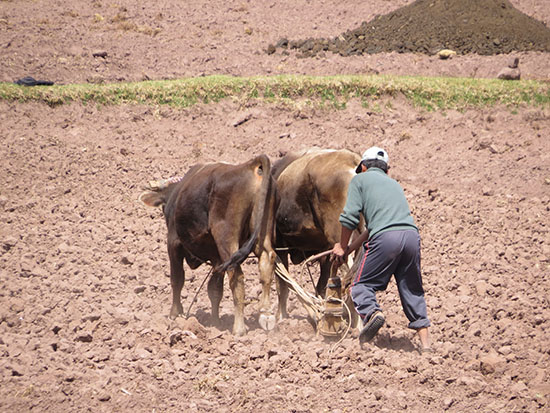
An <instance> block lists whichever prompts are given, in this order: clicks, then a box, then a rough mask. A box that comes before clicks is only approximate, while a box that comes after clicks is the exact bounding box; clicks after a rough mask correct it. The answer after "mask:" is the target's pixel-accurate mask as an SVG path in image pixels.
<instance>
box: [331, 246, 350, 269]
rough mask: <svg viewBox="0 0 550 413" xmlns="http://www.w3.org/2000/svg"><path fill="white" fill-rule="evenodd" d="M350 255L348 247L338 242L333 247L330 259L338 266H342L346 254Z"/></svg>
mask: <svg viewBox="0 0 550 413" xmlns="http://www.w3.org/2000/svg"><path fill="white" fill-rule="evenodd" d="M347 255H348V251H347V247H346V249H344V248H343V247H342V244H340V243H339V242H337V243H336V244H334V247H333V248H332V252H331V253H330V261H331V262H334V263H336V265H337V266H340V265H342V264H343V263H344V261H345V259H346V256H347Z"/></svg>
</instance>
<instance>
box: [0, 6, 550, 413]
mask: <svg viewBox="0 0 550 413" xmlns="http://www.w3.org/2000/svg"><path fill="white" fill-rule="evenodd" d="M409 3H410V2H409V1H391V2H390V1H386V0H376V1H372V2H338V1H298V2H295V4H294V5H293V6H292V8H288V7H287V6H286V5H284V4H279V3H277V2H242V1H239V2H233V1H229V2H228V1H225V2H221V1H220V2H218V1H211V2H203V1H191V2H186V3H185V4H182V3H181V2H176V1H173V0H168V1H159V2H155V3H152V4H146V5H145V4H143V3H142V2H131V1H119V2H117V3H103V2H99V1H93V2H84V1H75V2H60V1H52V0H50V1H44V2H34V1H1V2H0V61H1V62H2V63H1V66H0V67H1V70H0V80H1V81H13V80H15V79H17V78H19V77H23V76H26V75H31V76H34V77H36V78H44V79H49V80H53V81H55V82H56V83H74V82H100V81H102V82H103V81H105V82H107V81H117V80H141V79H145V78H151V79H162V78H177V77H182V76H199V75H210V74H232V75H259V74H261V75H270V74H277V73H306V74H339V73H373V72H378V73H383V74H385V73H391V74H410V75H442V76H475V77H494V76H495V75H496V73H497V72H498V71H499V70H500V69H501V67H502V66H505V65H506V64H507V62H508V61H509V60H510V59H511V58H512V57H520V68H521V70H522V75H523V78H530V79H542V80H549V77H548V76H549V75H548V73H549V72H548V67H549V63H550V62H549V56H548V54H545V53H538V52H537V53H533V52H529V53H514V54H510V55H497V56H483V57H482V56H475V55H470V56H468V55H466V56H458V57H456V58H453V59H451V60H446V61H441V60H439V59H437V58H436V57H433V56H424V55H416V54H408V55H407V54H404V55H401V54H397V53H389V54H381V55H368V56H352V57H347V58H343V57H341V56H336V55H334V56H329V55H327V56H325V57H323V58H312V59H299V58H297V57H296V56H293V55H292V54H290V55H283V54H280V53H275V54H273V55H267V54H266V53H264V50H263V49H265V47H267V44H269V43H270V42H274V41H276V40H277V39H279V38H281V37H283V36H287V37H293V38H303V37H308V36H315V37H322V36H334V35H336V34H338V33H341V32H343V31H345V30H349V29H353V28H355V27H357V26H358V25H359V24H360V23H361V22H362V21H364V20H366V21H368V20H370V19H371V18H372V17H373V16H375V15H376V14H384V13H387V12H389V11H392V10H394V9H396V8H398V7H400V6H403V5H405V4H409ZM512 3H513V4H514V5H515V6H516V7H517V8H518V9H519V10H521V11H523V12H524V13H527V14H529V15H531V16H533V17H535V18H537V19H539V20H541V21H543V22H544V23H545V24H546V25H547V26H548V24H549V22H550V5H549V4H548V3H547V2H546V1H543V0H538V1H536V0H514V1H512ZM117 16H118V17H117ZM155 33H156V34H155ZM93 53H95V54H97V53H100V54H104V53H106V54H107V55H106V57H94V56H93ZM243 119H248V120H247V121H245V122H242V123H241V122H236V120H243ZM235 124H238V126H234V125H235ZM0 125H1V128H0V139H1V141H2V145H1V146H0V159H2V163H1V165H0V179H1V181H2V182H3V185H2V187H1V190H0V217H1V220H0V235H1V237H0V247H1V248H0V283H1V286H2V288H1V289H0V380H1V386H0V411H18V412H19V411H20V412H24V411H50V412H65V411H76V412H81V411H93V412H97V411H108V412H112V411H130V410H133V411H139V412H141V411H148V412H152V411H157V412H158V411H163V412H164V411H166V412H175V411H197V412H202V411H216V412H218V411H219V412H234V411H235V412H258V411H260V412H267V411H281V412H324V411H327V412H328V411H330V412H354V411H397V410H405V409H407V410H408V411H412V412H425V411H451V412H459V411H473V410H477V411H486V412H497V411H498V412H500V411H510V412H512V411H514V412H533V411H550V373H549V371H550V350H549V347H548V343H549V342H550V321H549V319H550V299H549V297H550V294H549V291H550V276H549V275H550V243H549V240H550V234H549V231H550V228H549V224H548V222H550V219H549V217H550V141H549V139H548V130H550V108H548V107H542V108H540V107H519V108H504V107H493V108H484V109H478V110H473V109H472V110H466V111H464V112H457V111H452V110H449V111H445V112H442V111H440V112H427V111H425V110H422V109H420V108H416V107H413V106H411V105H410V104H409V103H407V102H406V101H404V100H402V99H401V98H399V97H397V98H395V99H392V100H380V101H372V102H370V104H369V105H367V106H363V105H361V104H360V103H359V102H355V101H352V102H350V103H349V104H348V105H347V107H346V108H345V109H343V110H338V111H336V110H333V109H329V108H325V109H323V108H316V107H311V106H305V107H295V108H288V107H283V106H279V105H275V104H260V103H255V102H251V103H248V104H246V105H245V106H242V105H241V104H239V103H238V102H233V101H231V100H226V101H222V102H220V103H218V104H212V105H199V106H195V107H192V108H188V109H174V108H168V107H164V106H159V107H143V106H133V105H128V106H117V107H105V106H96V105H92V104H90V105H87V106H83V105H79V104H70V105H62V106H57V107H49V106H47V105H43V104H39V103H24V104H22V103H9V102H5V101H3V102H0ZM372 144H377V145H380V146H383V147H385V148H386V149H387V150H388V152H389V154H390V158H391V163H392V169H391V171H390V172H391V175H392V176H393V177H394V178H396V179H397V180H398V181H399V182H401V184H402V185H403V186H404V188H405V190H406V193H407V196H408V199H409V202H410V204H411V207H412V209H413V214H414V215H415V218H416V220H417V224H418V225H419V227H420V233H421V236H422V241H423V250H422V253H423V256H422V258H423V274H424V282H425V289H426V296H427V302H428V310H429V315H430V317H431V319H432V322H433V327H432V334H433V339H434V341H435V349H436V352H435V353H433V354H428V355H426V354H424V355H420V354H419V353H418V351H417V350H416V347H417V344H418V343H417V341H416V338H415V337H414V335H413V332H412V331H410V330H407V329H406V319H405V317H404V315H403V314H402V311H401V308H400V304H399V298H398V295H397V291H396V288H395V284H390V288H389V289H388V291H387V292H385V293H382V294H380V295H379V298H380V302H381V304H382V306H383V308H384V309H385V313H386V315H387V319H388V323H387V326H386V327H384V329H383V330H381V333H380V334H379V337H378V338H377V339H376V340H375V341H374V342H373V343H372V345H369V346H367V347H366V348H363V349H361V348H360V347H359V345H358V342H357V332H355V331H354V332H352V333H351V334H350V335H348V336H346V338H345V339H344V340H343V341H342V342H341V343H340V344H339V345H337V346H334V342H330V341H326V340H325V339H323V338H322V337H319V336H316V334H315V332H314V331H313V330H312V328H311V326H310V325H309V323H308V322H307V321H306V319H305V316H306V313H305V311H304V309H303V308H302V307H301V306H300V304H299V303H298V302H297V300H296V299H295V298H292V299H291V302H290V306H289V310H290V315H291V318H290V319H288V320H285V321H284V322H282V323H281V324H280V325H279V327H278V329H277V330H276V331H274V332H271V333H266V332H264V331H263V330H261V329H260V328H259V326H258V323H257V318H256V317H257V313H256V311H255V305H256V302H257V297H258V296H259V292H260V284H259V280H258V277H257V269H256V268H257V267H256V265H255V263H256V260H255V259H254V258H249V259H248V260H247V261H246V263H245V265H244V270H245V273H246V279H247V286H246V295H247V300H248V305H247V307H246V317H247V319H246V321H247V326H248V329H249V332H248V334H247V335H246V336H244V337H240V338H238V337H233V336H232V335H231V333H230V329H231V325H232V300H231V298H230V292H229V288H228V287H227V286H226V294H225V297H224V300H223V302H222V321H223V326H221V327H216V326H213V325H211V323H210V317H209V314H210V309H209V303H208V299H207V296H206V292H205V291H204V290H200V291H199V300H198V302H197V303H195V304H194V305H193V307H192V308H191V310H190V315H191V316H190V318H188V319H185V318H178V319H177V320H170V319H168V317H167V315H168V311H169V307H170V301H171V294H170V285H169V278H168V277H167V275H168V259H167V254H166V247H165V242H166V241H165V236H166V229H165V224H164V221H163V218H162V215H161V212H160V211H159V210H156V209H147V208H145V207H144V206H142V205H140V204H139V203H138V202H137V196H138V195H139V193H140V192H141V188H142V186H143V185H145V184H146V182H147V181H148V180H149V179H158V178H163V177H167V176H172V175H179V174H182V173H183V172H185V171H186V170H187V169H188V168H189V167H190V166H191V165H193V164H195V163H198V162H210V161H229V162H241V161H245V160H247V159H249V158H250V157H252V156H254V155H257V154H260V153H266V154H267V155H269V156H270V158H271V159H272V160H276V159H277V158H278V157H279V156H280V155H281V153H284V152H286V151H288V150H291V149H299V148H305V147H309V146H313V145H317V146H321V147H326V148H348V149H352V150H355V151H357V152H361V151H362V150H363V149H365V148H366V147H368V146H370V145H372ZM292 270H293V271H294V274H295V275H298V274H300V271H301V269H300V268H298V267H294V268H292ZM207 273H208V268H206V267H201V268H199V269H198V270H195V271H190V270H189V269H188V268H187V270H186V275H187V280H186V287H185V288H184V292H183V306H184V310H185V311H187V309H188V308H189V306H190V304H191V301H192V298H193V296H194V295H195V292H196V291H197V290H198V289H199V286H200V284H201V283H202V281H203V279H204V277H205V276H206V275H207ZM301 282H302V283H303V285H304V287H306V288H309V289H310V290H311V289H312V287H311V286H310V285H309V282H308V279H307V277H305V278H304V279H301ZM273 296H274V297H275V293H274V295H273ZM275 304H276V303H275V301H273V307H275Z"/></svg>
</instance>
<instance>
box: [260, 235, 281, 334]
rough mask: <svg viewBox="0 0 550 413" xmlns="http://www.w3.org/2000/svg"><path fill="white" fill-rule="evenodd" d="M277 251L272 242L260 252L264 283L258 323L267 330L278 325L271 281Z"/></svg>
mask: <svg viewBox="0 0 550 413" xmlns="http://www.w3.org/2000/svg"><path fill="white" fill-rule="evenodd" d="M275 257H276V254H275V251H273V248H272V247H271V244H270V243H269V245H267V246H265V247H264V248H263V250H262V252H261V253H260V258H259V269H260V282H261V284H262V295H261V297H260V306H259V311H260V317H259V318H258V323H259V324H260V327H262V328H263V329H264V330H266V331H270V330H273V329H274V328H275V325H276V323H277V322H276V319H275V316H274V315H273V314H272V312H271V299H270V294H271V283H272V282H273V273H274V269H275Z"/></svg>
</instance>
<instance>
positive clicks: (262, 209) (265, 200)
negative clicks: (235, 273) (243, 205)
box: [215, 155, 273, 272]
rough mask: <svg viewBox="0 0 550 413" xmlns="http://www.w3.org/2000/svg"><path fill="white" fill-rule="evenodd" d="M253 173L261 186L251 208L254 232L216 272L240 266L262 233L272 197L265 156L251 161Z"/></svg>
mask: <svg viewBox="0 0 550 413" xmlns="http://www.w3.org/2000/svg"><path fill="white" fill-rule="evenodd" d="M252 166H253V168H254V169H253V171H254V174H255V175H256V176H257V177H261V179H262V185H261V186H260V190H259V191H258V193H257V195H256V199H255V200H254V207H253V212H252V213H253V216H252V219H253V222H254V223H255V225H254V231H253V232H252V235H251V236H250V238H248V239H247V240H246V242H245V243H244V244H243V245H242V246H241V248H239V250H238V251H237V252H235V253H234V254H233V255H232V256H231V257H230V258H229V259H228V260H227V261H226V262H224V263H223V264H221V265H219V266H218V267H216V269H215V271H216V272H225V271H227V270H229V269H233V268H235V267H236V266H238V265H240V264H241V263H242V262H243V261H244V260H245V259H246V258H247V257H248V255H249V254H250V253H251V252H252V250H253V248H254V246H255V245H256V242H257V241H258V237H259V236H260V233H261V232H262V226H263V225H264V224H265V222H264V221H265V219H264V215H265V214H266V213H269V208H268V204H269V202H270V197H271V196H273V178H272V177H271V162H270V161H269V158H268V157H267V156H266V155H260V156H258V157H256V158H255V159H253V161H252Z"/></svg>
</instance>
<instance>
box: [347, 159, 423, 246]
mask: <svg viewBox="0 0 550 413" xmlns="http://www.w3.org/2000/svg"><path fill="white" fill-rule="evenodd" d="M361 213H362V214H363V216H364V218H365V220H366V223H367V229H368V230H369V239H370V238H372V237H373V236H374V235H376V234H378V233H380V232H384V231H391V230H398V229H411V228H414V229H416V230H417V231H418V228H417V227H416V225H415V223H414V219H413V217H412V215H411V211H410V208H409V203H408V202H407V199H406V198H405V193H404V191H403V188H401V185H399V183H398V182H397V181H396V180H395V179H392V178H390V177H389V176H388V175H387V174H386V173H385V172H384V171H383V170H381V169H379V168H369V169H367V171H366V172H363V173H360V174H358V175H356V176H354V177H353V179H352V180H351V182H350V184H349V187H348V198H347V200H346V205H345V206H344V211H343V212H342V213H341V214H340V223H341V224H342V225H343V226H345V227H346V228H349V229H352V230H353V229H355V228H357V226H358V225H359V220H360V214H361Z"/></svg>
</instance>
